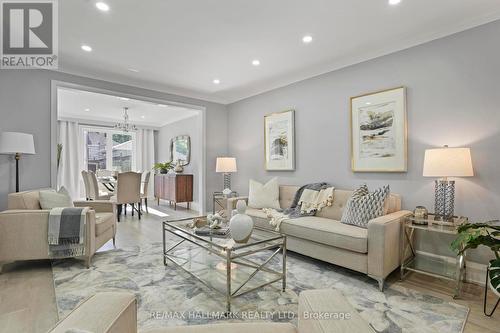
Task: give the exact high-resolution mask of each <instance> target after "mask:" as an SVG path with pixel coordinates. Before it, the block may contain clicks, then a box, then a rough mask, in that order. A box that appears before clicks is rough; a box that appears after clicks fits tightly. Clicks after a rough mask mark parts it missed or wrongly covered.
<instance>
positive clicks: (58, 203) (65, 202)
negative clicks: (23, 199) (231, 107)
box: [40, 186, 73, 209]
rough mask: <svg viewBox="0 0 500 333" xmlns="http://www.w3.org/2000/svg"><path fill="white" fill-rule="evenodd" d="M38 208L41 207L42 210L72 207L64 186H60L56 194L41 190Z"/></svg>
mask: <svg viewBox="0 0 500 333" xmlns="http://www.w3.org/2000/svg"><path fill="white" fill-rule="evenodd" d="M40 207H42V209H52V208H56V207H65V208H66V207H73V201H72V200H71V197H70V196H69V193H68V190H66V188H65V187H64V186H61V188H60V189H59V191H57V192H56V191H54V190H41V191H40Z"/></svg>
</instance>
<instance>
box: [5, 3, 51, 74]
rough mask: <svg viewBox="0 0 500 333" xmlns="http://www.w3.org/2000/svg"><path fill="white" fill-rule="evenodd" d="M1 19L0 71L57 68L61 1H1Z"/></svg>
mask: <svg viewBox="0 0 500 333" xmlns="http://www.w3.org/2000/svg"><path fill="white" fill-rule="evenodd" d="M0 18H1V19H2V25H1V27H2V33H1V62H0V68H28V69H29V68H50V69H55V68H57V65H58V61H57V60H58V59H57V58H58V57H57V56H58V38H57V37H58V36H57V32H58V31H57V18H58V17H57V0H31V1H29V2H26V1H19V0H18V1H15V0H0Z"/></svg>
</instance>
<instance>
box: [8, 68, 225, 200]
mask: <svg viewBox="0 0 500 333" xmlns="http://www.w3.org/2000/svg"><path fill="white" fill-rule="evenodd" d="M51 80H59V81H65V82H71V83H76V84H81V85H86V86H91V87H95V88H100V89H106V90H113V91H117V92H120V93H125V94H132V95H140V96H145V97H150V98H157V99H165V100H169V101H173V102H180V103H189V104H194V105H200V106H204V107H206V133H207V135H206V160H207V182H206V184H207V189H206V191H207V197H211V196H209V193H211V192H213V191H215V190H217V189H218V188H219V187H220V186H218V185H219V182H218V181H217V180H218V179H216V178H215V177H213V176H211V175H212V174H214V175H215V159H216V157H217V156H220V155H225V154H226V153H227V132H226V128H227V108H226V106H224V105H221V104H217V103H211V102H205V101H201V100H196V99H191V98H185V97H180V96H176V95H170V94H165V93H161V92H157V91H152V90H146V89H141V88H137V87H131V86H125V85H120V84H115V83H111V82H105V81H100V80H94V79H90V78H85V77H80V76H75V75H69V74H64V73H59V72H54V71H46V70H0V131H19V132H26V133H32V134H34V136H35V148H36V151H37V154H36V155H34V156H26V157H24V158H23V160H22V161H21V170H20V173H21V189H22V190H26V189H35V188H40V187H48V186H50V144H51V142H50V134H51V123H50V122H51V119H50V107H51ZM14 177H15V168H14V160H13V158H12V157H9V156H4V155H0V210H3V209H5V207H6V206H7V193H9V192H13V191H14V190H15V180H14ZM207 209H211V207H207Z"/></svg>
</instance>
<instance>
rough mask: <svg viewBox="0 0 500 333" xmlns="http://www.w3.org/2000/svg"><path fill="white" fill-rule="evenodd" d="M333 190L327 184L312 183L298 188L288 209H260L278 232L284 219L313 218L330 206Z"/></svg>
mask: <svg viewBox="0 0 500 333" xmlns="http://www.w3.org/2000/svg"><path fill="white" fill-rule="evenodd" d="M334 190H335V188H334V187H333V186H332V185H330V184H328V183H312V184H307V185H304V186H302V187H300V188H299V189H298V190H297V193H295V197H294V198H293V202H292V205H291V206H290V208H286V209H283V210H276V209H272V208H264V209H262V210H263V211H264V213H266V215H267V217H269V218H270V219H271V220H270V221H269V224H271V225H272V226H273V227H275V230H276V231H279V230H280V226H281V222H283V221H284V220H286V219H296V218H299V217H302V216H314V215H315V214H316V212H318V211H320V210H321V209H322V208H324V207H327V206H331V205H332V203H333V193H334Z"/></svg>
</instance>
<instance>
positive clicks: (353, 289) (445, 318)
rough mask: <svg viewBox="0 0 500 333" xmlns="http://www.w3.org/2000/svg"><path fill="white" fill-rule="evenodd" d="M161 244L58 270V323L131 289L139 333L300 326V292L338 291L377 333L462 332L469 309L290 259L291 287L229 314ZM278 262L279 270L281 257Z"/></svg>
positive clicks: (64, 264) (272, 290)
mask: <svg viewBox="0 0 500 333" xmlns="http://www.w3.org/2000/svg"><path fill="white" fill-rule="evenodd" d="M161 253H162V245H161V243H153V244H148V245H144V246H140V247H139V246H135V247H129V248H123V249H116V250H111V251H107V252H102V253H97V254H96V255H95V256H94V258H93V260H92V267H91V268H90V269H86V268H85V267H84V266H83V265H82V264H81V262H79V261H76V260H71V259H70V260H61V261H54V262H53V265H52V269H53V275H54V285H55V291H56V301H57V306H58V310H59V317H60V318H62V317H64V316H65V315H66V314H67V313H69V312H70V311H71V310H72V309H73V308H74V307H75V306H76V305H77V303H78V302H80V301H81V300H82V299H84V298H86V297H88V296H90V295H92V294H94V293H96V292H99V291H129V292H132V293H135V294H136V296H137V298H138V304H139V309H138V325H139V329H140V330H144V329H151V328H159V327H165V326H177V325H196V324H204V323H211V322H220V321H242V320H245V321H250V320H255V321H263V320H265V321H281V322H285V321H289V322H292V323H294V324H296V314H297V302H298V296H297V295H298V294H299V293H300V292H301V291H302V290H308V289H325V288H331V289H337V290H339V291H341V292H342V293H343V295H344V296H345V297H346V298H347V299H348V301H349V302H350V303H351V304H352V305H353V306H354V307H355V309H356V310H357V311H358V312H359V313H360V314H361V316H362V317H363V318H364V319H365V320H366V321H367V322H369V323H370V325H371V326H372V327H373V328H374V329H375V330H376V331H377V332H384V333H386V332H387V333H388V332H419V333H422V332H441V333H443V332H449V333H460V332H462V330H463V327H464V325H465V321H466V319H467V315H468V312H469V309H468V308H467V307H464V306H462V305H459V304H455V303H452V302H448V301H445V300H443V299H440V298H436V297H433V296H430V295H426V294H423V293H420V292H417V291H413V290H410V289H407V288H403V287H401V286H396V285H392V286H388V287H387V288H386V289H385V290H384V292H383V293H382V292H380V291H378V288H377V283H376V282H375V281H374V280H372V279H370V278H368V277H367V276H365V275H363V274H358V273H356V272H352V271H350V270H347V269H344V268H341V267H338V266H335V265H331V264H327V263H324V262H321V261H316V260H314V259H311V258H308V257H304V256H300V255H297V254H293V253H292V254H289V256H288V260H287V289H286V291H285V292H282V291H281V290H280V286H281V284H280V283H279V282H278V283H275V284H274V285H270V286H267V287H265V288H264V289H261V290H258V291H254V292H251V293H248V294H246V295H244V296H242V297H240V298H237V299H235V300H234V301H233V306H232V312H233V315H232V316H230V317H228V318H226V317H224V316H223V313H224V309H225V302H224V297H223V296H222V295H220V294H218V293H216V292H214V291H211V290H210V289H208V288H206V287H204V286H203V285H201V284H200V283H199V282H198V281H197V280H195V279H193V278H192V277H190V276H189V275H187V274H186V273H184V272H183V271H182V270H181V269H179V268H176V267H175V266H172V265H170V266H167V267H165V266H164V265H163V259H162V256H161ZM275 259H276V260H273V261H271V265H272V266H276V267H275V268H276V269H279V265H280V261H279V260H278V258H275Z"/></svg>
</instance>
